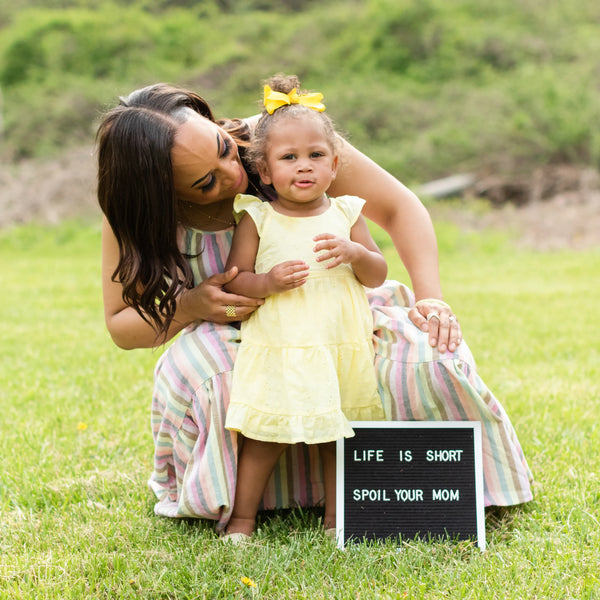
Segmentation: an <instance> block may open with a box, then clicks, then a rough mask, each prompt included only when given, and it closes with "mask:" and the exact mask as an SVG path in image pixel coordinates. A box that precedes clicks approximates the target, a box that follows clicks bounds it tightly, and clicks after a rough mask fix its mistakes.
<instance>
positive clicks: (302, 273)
mask: <svg viewBox="0 0 600 600" xmlns="http://www.w3.org/2000/svg"><path fill="white" fill-rule="evenodd" d="M308 271H309V267H308V265H307V264H306V263H305V262H304V261H303V260H286V261H284V262H282V263H279V264H278V265H275V266H274V267H273V268H272V269H271V270H270V271H269V273H268V274H267V277H268V287H269V290H271V291H270V293H271V294H277V293H279V292H285V291H287V290H293V289H294V288H297V287H300V286H301V285H304V284H305V283H306V278H307V277H308Z"/></svg>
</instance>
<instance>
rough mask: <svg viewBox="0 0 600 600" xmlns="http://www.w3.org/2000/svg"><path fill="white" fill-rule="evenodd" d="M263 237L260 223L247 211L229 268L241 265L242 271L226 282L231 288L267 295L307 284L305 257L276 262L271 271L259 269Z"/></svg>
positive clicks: (239, 269)
mask: <svg viewBox="0 0 600 600" xmlns="http://www.w3.org/2000/svg"><path fill="white" fill-rule="evenodd" d="M258 244H259V237H258V231H257V230H256V224H255V223H254V221H253V220H252V218H251V217H250V216H249V215H248V214H247V213H245V214H244V215H243V216H242V218H241V220H240V222H239V223H238V224H237V226H236V228H235V234H234V235H233V241H232V243H231V252H230V253H229V258H228V260H227V266H226V269H228V270H229V269H234V268H235V269H237V271H238V275H237V277H235V279H233V280H232V281H230V282H228V283H227V284H226V286H225V288H226V289H227V291H229V292H232V293H235V294H242V295H244V296H250V297H252V298H266V297H267V296H271V295H272V294H276V293H278V292H284V291H286V290H291V289H293V288H297V287H299V286H301V285H303V284H304V283H305V281H306V278H307V277H308V265H307V264H306V263H305V262H304V261H301V260H289V261H286V262H283V263H280V264H278V265H276V266H274V267H273V268H272V269H271V270H270V271H269V272H268V273H255V272H254V263H255V261H256V254H257V253H258Z"/></svg>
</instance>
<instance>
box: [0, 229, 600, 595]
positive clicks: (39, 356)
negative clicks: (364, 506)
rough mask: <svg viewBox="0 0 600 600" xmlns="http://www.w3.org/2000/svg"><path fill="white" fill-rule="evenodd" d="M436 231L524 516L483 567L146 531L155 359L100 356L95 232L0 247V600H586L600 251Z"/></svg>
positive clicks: (395, 265)
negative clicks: (526, 476)
mask: <svg viewBox="0 0 600 600" xmlns="http://www.w3.org/2000/svg"><path fill="white" fill-rule="evenodd" d="M437 226H438V236H439V240H440V248H441V270H442V278H443V282H444V289H445V292H446V299H447V300H448V301H449V302H450V303H451V304H452V305H453V306H454V308H455V310H456V311H457V313H458V314H459V316H460V320H461V323H462V326H463V330H464V332H465V335H466V337H467V339H468V340H469V344H470V346H471V348H472V350H473V352H474V354H475V356H476V358H477V360H478V366H479V371H480V374H481V375H482V377H483V378H484V380H486V382H487V383H488V384H489V386H490V387H491V389H492V390H493V391H494V392H495V393H496V395H497V396H498V397H499V398H500V399H501V401H502V403H503V404H504V406H505V408H506V409H507V410H508V412H509V414H510V415H511V418H512V420H513V423H514V425H515V427H516V429H517V432H518V434H519V437H520V440H521V443H522V445H523V448H524V451H525V454H526V456H527V458H528V460H529V463H530V466H531V468H532V471H533V473H534V476H535V478H536V485H535V500H534V501H533V502H531V503H530V504H528V505H526V506H525V507H522V508H518V509H513V510H511V511H508V512H506V513H500V514H493V515H488V518H487V523H486V528H487V551H486V552H485V553H481V552H480V551H479V550H478V549H477V548H476V547H475V546H474V545H473V544H470V543H451V542H447V543H445V542H434V543H424V542H412V541H406V542H404V543H402V545H401V546H400V548H397V547H396V546H394V545H393V544H391V543H386V544H373V545H362V546H356V547H351V548H348V549H347V550H346V551H344V552H341V551H338V550H336V549H335V548H334V546H333V545H332V544H331V543H329V541H328V540H326V539H325V536H324V535H323V534H322V533H321V531H320V529H319V521H318V516H319V515H318V513H315V512H312V511H291V512H281V513H276V514H275V515H270V516H268V517H267V518H265V519H264V520H263V522H262V524H261V530H260V532H259V534H258V535H257V536H256V541H255V542H254V543H252V544H251V545H250V546H248V547H247V548H243V549H242V548H224V547H223V546H222V545H221V544H220V543H218V540H217V539H216V536H215V534H214V530H213V528H212V526H211V525H210V523H205V522H195V521H187V520H184V521H171V520H166V519H162V518H157V517H155V516H154V515H153V512H152V506H153V498H152V496H151V493H150V492H149V491H148V489H147V487H146V479H147V477H148V475H149V473H150V470H151V460H152V439H151V435H150V425H149V399H150V394H151V391H152V369H153V365H154V363H155V361H156V360H157V358H158V356H159V352H158V351H150V350H138V351H132V352H125V351H121V350H118V349H117V348H116V347H115V346H114V345H113V344H112V342H111V341H110V339H109V337H108V334H107V333H106V331H105V329H104V323H103V315H102V304H101V289H100V257H99V246H100V233H99V227H98V226H97V225H94V224H92V225H90V224H81V223H65V224H62V225H60V226H59V227H56V228H42V227H37V226H25V227H19V228H16V229H13V230H9V231H5V232H2V233H0V270H1V272H2V287H3V292H4V293H3V294H2V296H1V300H0V303H1V304H0V324H1V330H2V360H1V361H0V428H1V431H2V436H1V438H0V457H1V458H2V465H3V469H2V471H1V472H0V515H1V516H0V597H2V598H9V599H13V598H14V599H17V598H44V599H56V600H58V599H60V600H63V599H71V598H72V599H80V598H103V599H113V598H144V599H157V600H158V599H191V598H269V599H270V598H310V599H313V598H343V599H345V598H363V599H364V598H393V599H395V598H486V599H489V598H527V599H529V598H553V599H554V598H561V599H562V598H565V599H566V598H577V599H593V598H600V580H599V575H598V574H599V573H600V523H599V519H600V488H599V487H598V476H599V473H600V443H599V432H598V425H597V407H598V401H599V400H600V384H599V382H600V367H599V366H598V365H599V363H600V361H599V358H600V357H599V354H600V351H599V349H598V341H597V334H598V331H599V330H600V327H599V318H598V316H597V298H598V297H599V296H600V293H599V292H600V279H599V277H598V273H599V271H598V267H599V265H600V254H599V253H598V251H589V252H577V253H575V252H567V251H564V252H555V253H536V252H533V251H525V250H520V249H516V248H515V247H513V245H512V244H511V242H510V239H509V238H507V237H503V236H499V235H497V234H494V235H491V234H487V233H485V232H483V233H479V234H473V235H469V236H467V237H463V236H461V235H459V233H458V231H457V230H456V229H454V228H453V227H452V226H450V225H447V224H444V223H438V224H437ZM386 252H387V254H388V260H389V263H390V271H391V274H392V275H394V276H395V277H397V278H400V279H402V280H406V277H405V275H404V272H403V270H402V268H401V266H400V264H399V261H398V259H397V258H396V257H395V256H394V254H393V251H392V249H391V248H390V247H388V248H387V249H386ZM242 577H247V578H249V580H244V581H245V583H244V581H242ZM252 583H254V584H255V586H256V587H253V586H252Z"/></svg>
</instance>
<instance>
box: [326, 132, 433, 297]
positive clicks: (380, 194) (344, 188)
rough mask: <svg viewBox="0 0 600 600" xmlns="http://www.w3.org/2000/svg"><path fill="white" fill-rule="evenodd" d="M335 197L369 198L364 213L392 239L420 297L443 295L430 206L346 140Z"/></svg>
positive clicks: (333, 191)
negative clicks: (345, 195)
mask: <svg viewBox="0 0 600 600" xmlns="http://www.w3.org/2000/svg"><path fill="white" fill-rule="evenodd" d="M338 164H339V166H338V172H337V176H336V179H335V181H334V182H333V184H332V185H331V188H330V189H329V193H330V194H331V195H332V196H341V195H344V194H352V195H354V196H360V197H361V198H364V200H366V204H365V206H364V208H363V214H364V215H365V216H366V217H367V218H368V219H370V220H371V221H373V222H375V223H377V225H379V226H380V227H382V228H383V229H384V230H385V231H386V232H387V233H388V234H389V236H390V237H391V238H392V241H393V243H394V246H395V247H396V250H397V251H398V254H399V255H400V258H401V259H402V262H403V263H404V266H405V267H406V269H407V271H408V274H409V276H410V280H411V283H412V288H413V291H414V292H415V296H416V298H417V300H419V299H421V298H440V299H441V298H442V290H441V285H440V276H439V267H438V250H437V240H436V237H435V232H434V229H433V224H432V222H431V218H430V217H429V213H428V212H427V209H426V208H425V207H424V206H423V204H422V203H421V201H420V200H419V199H418V198H417V196H416V195H415V194H414V193H413V192H411V191H410V190H409V189H408V188H407V187H406V186H405V185H403V184H402V183H400V181H398V180H397V179H396V178H395V177H394V176H392V175H391V174H390V173H388V172H387V171H385V170H384V169H382V168H381V167H380V166H379V165H377V164H376V163H375V162H373V161H372V160H371V159H370V158H368V157H367V156H365V155H364V154H362V153H361V152H360V151H358V150H357V149H356V148H354V147H353V146H351V145H350V144H349V143H348V142H345V141H344V142H343V147H342V152H341V155H340V161H339V163H338Z"/></svg>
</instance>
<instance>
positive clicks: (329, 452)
mask: <svg viewBox="0 0 600 600" xmlns="http://www.w3.org/2000/svg"><path fill="white" fill-rule="evenodd" d="M319 454H320V455H321V466H322V467H323V486H324V488H325V518H324V520H323V526H324V527H325V529H331V528H332V527H335V442H327V443H326V444H319Z"/></svg>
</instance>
